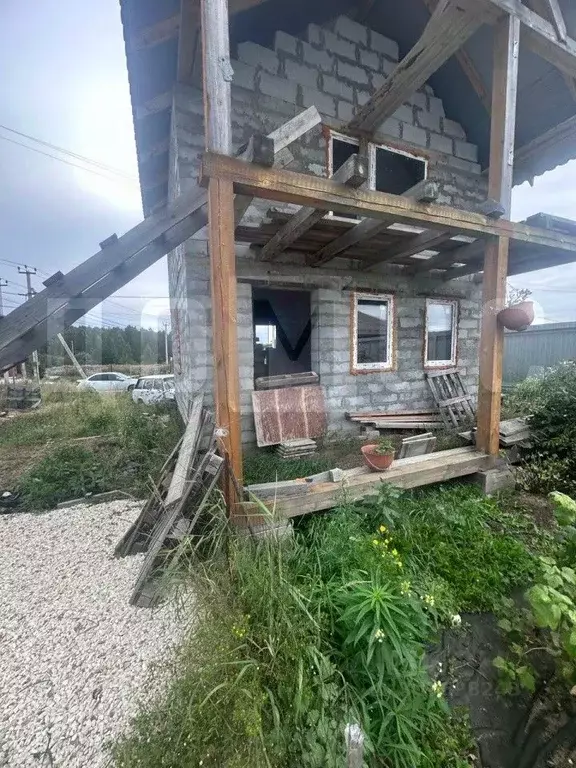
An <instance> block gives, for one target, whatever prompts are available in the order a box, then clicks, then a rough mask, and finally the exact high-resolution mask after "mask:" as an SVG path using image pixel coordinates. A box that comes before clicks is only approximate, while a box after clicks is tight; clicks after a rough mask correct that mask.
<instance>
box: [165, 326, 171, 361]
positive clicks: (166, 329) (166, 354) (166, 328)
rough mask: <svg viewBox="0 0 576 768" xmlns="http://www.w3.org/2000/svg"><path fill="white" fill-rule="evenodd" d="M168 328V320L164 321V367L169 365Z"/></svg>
mask: <svg viewBox="0 0 576 768" xmlns="http://www.w3.org/2000/svg"><path fill="white" fill-rule="evenodd" d="M168 326H169V322H168V320H164V357H165V359H166V365H168V366H169V365H170V361H169V359H168Z"/></svg>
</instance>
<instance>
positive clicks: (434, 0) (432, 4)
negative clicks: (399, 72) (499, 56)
mask: <svg viewBox="0 0 576 768" xmlns="http://www.w3.org/2000/svg"><path fill="white" fill-rule="evenodd" d="M422 2H423V3H424V5H425V6H426V8H428V10H429V11H430V14H432V13H433V12H434V9H435V8H436V6H437V5H438V0H422ZM454 55H455V57H456V60H457V62H458V64H460V67H461V68H462V71H463V72H464V74H465V75H466V77H467V78H468V80H469V81H470V85H471V86H472V88H473V89H474V90H475V91H476V94H477V96H478V98H479V99H480V101H481V102H482V104H483V106H484V109H485V110H486V111H487V112H488V113H490V93H489V91H488V89H487V88H486V86H485V85H484V81H483V80H482V78H481V77H480V73H479V72H478V70H477V69H476V66H475V65H474V62H473V61H472V59H471V58H470V56H468V54H467V53H466V51H465V50H464V49H463V48H461V49H460V50H459V51H456V53H455V54H454Z"/></svg>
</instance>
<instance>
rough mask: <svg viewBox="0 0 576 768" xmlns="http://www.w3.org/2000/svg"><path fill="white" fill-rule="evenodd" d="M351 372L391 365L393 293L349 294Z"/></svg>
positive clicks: (379, 368) (380, 368)
mask: <svg viewBox="0 0 576 768" xmlns="http://www.w3.org/2000/svg"><path fill="white" fill-rule="evenodd" d="M351 326H352V361H351V362H352V372H357V373H360V372H367V371H390V370H392V369H393V368H394V297H393V296H391V295H389V294H374V293H353V294H352V323H351Z"/></svg>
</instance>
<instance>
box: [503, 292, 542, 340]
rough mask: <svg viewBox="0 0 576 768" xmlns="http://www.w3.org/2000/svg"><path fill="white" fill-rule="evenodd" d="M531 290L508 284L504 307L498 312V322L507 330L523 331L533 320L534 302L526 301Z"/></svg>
mask: <svg viewBox="0 0 576 768" xmlns="http://www.w3.org/2000/svg"><path fill="white" fill-rule="evenodd" d="M531 295H532V291H530V290H529V289H528V288H513V287H512V286H510V289H509V291H508V296H507V299H506V307H505V308H504V309H502V310H501V311H500V312H498V322H499V323H500V324H501V325H503V326H504V328H507V329H508V330H509V331H525V330H526V328H528V327H529V326H530V325H532V323H533V322H534V302H532V301H528V299H529V297H530V296H531Z"/></svg>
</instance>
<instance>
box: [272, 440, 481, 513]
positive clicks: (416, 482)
mask: <svg viewBox="0 0 576 768" xmlns="http://www.w3.org/2000/svg"><path fill="white" fill-rule="evenodd" d="M491 464H492V458H491V457H489V456H487V455H486V454H483V453H480V452H478V451H477V450H476V449H475V448H472V447H465V448H455V449H453V450H449V451H438V452H437V453H430V454H427V455H426V456H416V457H414V458H410V459H398V460H396V461H395V462H394V464H393V465H392V467H391V468H390V469H389V470H388V471H386V472H370V473H365V472H363V473H362V474H360V475H358V476H353V475H352V476H350V477H349V478H348V479H347V482H346V487H345V490H342V489H341V488H339V487H336V488H335V487H334V483H319V484H318V485H314V486H312V488H311V489H310V491H309V493H307V494H306V495H305V496H299V497H298V498H294V499H277V500H276V502H275V505H274V514H275V515H279V516H282V517H299V516H300V515H307V514H311V513H313V512H321V511H323V510H326V509H332V508H334V507H336V506H338V504H339V503H340V502H341V500H342V498H343V497H344V496H345V498H346V499H347V500H349V501H351V502H352V501H356V500H358V499H362V498H364V497H365V496H368V495H369V494H373V493H377V492H378V489H379V487H380V484H381V483H382V482H384V483H387V484H390V485H394V486H396V487H397V488H404V489H407V488H418V487H420V486H424V485H430V484H432V483H439V482H443V481H445V480H453V479H454V478H457V477H464V476H465V475H471V474H474V473H475V472H478V471H480V470H482V469H488V467H489V466H490V465H491Z"/></svg>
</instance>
